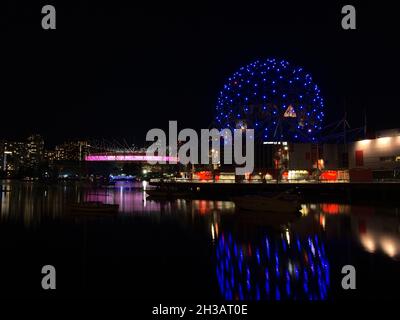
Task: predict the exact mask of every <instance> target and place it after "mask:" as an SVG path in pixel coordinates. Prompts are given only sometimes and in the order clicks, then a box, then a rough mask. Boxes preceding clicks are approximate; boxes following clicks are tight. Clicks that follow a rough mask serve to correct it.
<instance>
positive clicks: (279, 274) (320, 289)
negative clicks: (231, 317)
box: [216, 232, 330, 300]
mask: <svg viewBox="0 0 400 320" xmlns="http://www.w3.org/2000/svg"><path fill="white" fill-rule="evenodd" d="M227 239H228V240H227ZM264 239H265V240H264V241H260V242H257V243H256V242H252V243H239V242H237V241H236V240H235V239H234V238H233V236H232V233H230V232H222V233H221V234H220V236H219V237H218V239H217V245H216V257H217V264H216V265H217V267H216V273H217V279H218V283H219V288H220V292H221V294H222V296H223V297H225V299H227V300H232V299H234V300H288V299H293V300H326V299H327V297H328V292H329V282H330V281H329V279H330V275H329V262H328V259H327V257H326V255H325V250H324V242H323V240H322V239H321V237H320V236H318V235H316V236H314V237H306V238H303V239H300V238H298V239H297V241H296V243H295V245H293V246H291V245H290V244H288V243H287V242H282V241H281V238H279V239H276V240H275V241H273V240H271V238H268V237H267V236H266V235H265V236H264ZM235 248H240V249H239V250H240V255H239V256H238V255H237V254H235V250H237V249H235ZM270 253H272V256H273V259H270V256H271V255H270ZM243 271H244V272H243ZM228 279H229V280H228ZM271 293H272V294H271Z"/></svg>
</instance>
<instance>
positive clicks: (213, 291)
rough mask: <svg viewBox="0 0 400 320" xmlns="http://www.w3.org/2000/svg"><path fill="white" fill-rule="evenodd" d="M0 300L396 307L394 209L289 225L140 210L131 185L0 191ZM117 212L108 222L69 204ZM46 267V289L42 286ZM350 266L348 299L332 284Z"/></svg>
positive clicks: (165, 205) (398, 235) (349, 209)
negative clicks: (350, 302) (92, 203)
mask: <svg viewBox="0 0 400 320" xmlns="http://www.w3.org/2000/svg"><path fill="white" fill-rule="evenodd" d="M0 184H2V186H3V189H7V190H9V191H8V192H2V193H1V195H0V283H1V285H0V295H1V297H44V298H53V297H56V298H57V297H58V298H77V297H78V298H80V297H84V298H85V297H88V298H138V299H152V300H154V301H161V300H162V301H177V300H179V301H183V300H184V301H194V302H198V301H205V300H207V301H223V300H257V299H261V300H288V299H289V300H292V299H296V300H325V299H328V300H342V299H353V298H368V299H376V298H378V299H380V298H399V297H400V294H399V293H398V292H399V288H400V210H399V208H394V207H390V206H389V205H388V204H386V205H384V206H355V205H351V206H350V205H345V204H337V203H305V204H303V205H302V216H301V217H299V218H298V219H295V220H293V221H288V220H287V219H279V220H277V219H275V218H274V219H271V218H270V215H267V214H266V215H265V217H259V216H258V217H255V216H253V215H251V214H244V213H238V212H235V206H234V204H233V203H232V202H230V201H208V200H184V199H177V200H174V201H155V200H153V201H150V200H146V199H145V197H144V192H143V190H142V189H141V185H140V184H138V185H133V184H121V185H118V186H116V187H115V188H114V187H113V188H108V189H91V188H88V187H85V186H83V185H80V184H59V185H54V186H46V185H42V184H35V183H22V182H10V181H8V182H7V181H3V182H0ZM88 200H99V201H103V202H107V203H118V204H120V212H119V214H118V215H117V216H115V217H87V216H75V215H71V214H70V213H69V212H68V204H69V203H74V202H79V201H88ZM47 264H50V265H54V266H55V268H56V272H57V289H56V290H55V291H44V290H42V288H41V279H42V274H41V268H42V266H44V265H47ZM347 264H350V265H353V266H354V267H355V268H356V272H357V273H356V286H357V289H356V290H353V291H349V290H347V291H346V290H343V289H342V287H341V279H342V277H343V275H342V274H341V269H342V267H343V266H344V265H347Z"/></svg>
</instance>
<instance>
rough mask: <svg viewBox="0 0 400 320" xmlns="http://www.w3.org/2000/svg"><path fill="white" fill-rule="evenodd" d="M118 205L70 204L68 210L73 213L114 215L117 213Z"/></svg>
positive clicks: (93, 202) (100, 203) (94, 202)
mask: <svg viewBox="0 0 400 320" xmlns="http://www.w3.org/2000/svg"><path fill="white" fill-rule="evenodd" d="M118 208H119V205H118V204H107V203H103V202H100V201H89V202H83V203H74V204H71V206H70V209H71V211H72V212H74V213H94V214H106V213H107V214H115V213H117V212H118Z"/></svg>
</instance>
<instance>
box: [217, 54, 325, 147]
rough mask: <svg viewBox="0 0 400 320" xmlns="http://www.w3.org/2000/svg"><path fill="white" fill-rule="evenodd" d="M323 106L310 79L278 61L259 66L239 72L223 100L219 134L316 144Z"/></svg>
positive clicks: (300, 70)
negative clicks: (238, 132)
mask: <svg viewBox="0 0 400 320" xmlns="http://www.w3.org/2000/svg"><path fill="white" fill-rule="evenodd" d="M323 119H324V100H323V98H322V97H321V95H320V89H319V88H318V86H317V85H316V84H315V83H314V82H313V81H312V77H311V75H310V74H309V73H307V72H305V71H304V70H303V68H301V67H293V66H292V65H291V64H289V62H287V61H285V60H278V59H266V60H264V61H255V62H253V63H251V64H249V65H247V66H245V67H242V68H240V69H239V70H238V71H237V72H235V73H234V74H233V75H232V76H231V77H230V78H229V79H228V81H227V82H226V83H225V85H224V87H223V90H222V91H221V92H220V94H219V97H218V103H217V107H216V117H215V121H216V123H217V126H218V127H219V128H229V129H239V128H241V129H246V128H251V129H254V130H255V135H256V139H258V140H261V141H293V142H296V141H297V142H313V141H316V140H317V138H318V133H319V131H320V130H321V129H322V122H323Z"/></svg>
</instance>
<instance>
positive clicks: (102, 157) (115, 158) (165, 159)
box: [85, 155, 178, 162]
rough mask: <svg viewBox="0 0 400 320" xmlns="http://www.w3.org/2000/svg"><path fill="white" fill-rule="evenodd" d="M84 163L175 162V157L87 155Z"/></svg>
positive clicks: (176, 159)
mask: <svg viewBox="0 0 400 320" xmlns="http://www.w3.org/2000/svg"><path fill="white" fill-rule="evenodd" d="M85 161H141V162H144V161H154V162H177V161H178V158H177V157H171V156H147V155H118V156H117V155H115V156H113V155H88V156H86V157H85Z"/></svg>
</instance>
